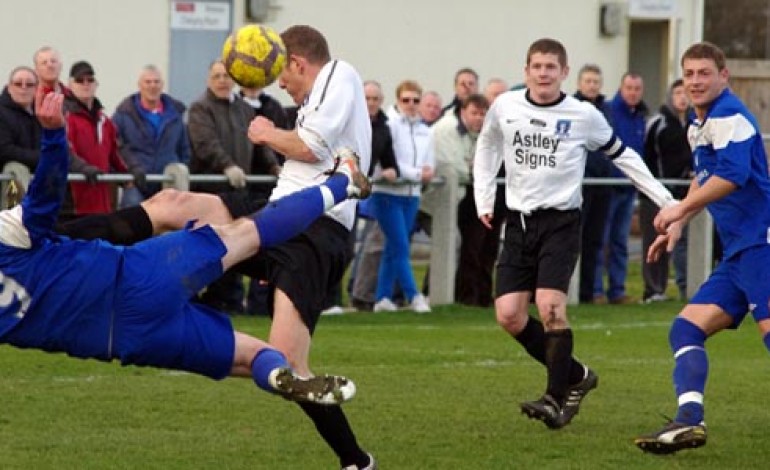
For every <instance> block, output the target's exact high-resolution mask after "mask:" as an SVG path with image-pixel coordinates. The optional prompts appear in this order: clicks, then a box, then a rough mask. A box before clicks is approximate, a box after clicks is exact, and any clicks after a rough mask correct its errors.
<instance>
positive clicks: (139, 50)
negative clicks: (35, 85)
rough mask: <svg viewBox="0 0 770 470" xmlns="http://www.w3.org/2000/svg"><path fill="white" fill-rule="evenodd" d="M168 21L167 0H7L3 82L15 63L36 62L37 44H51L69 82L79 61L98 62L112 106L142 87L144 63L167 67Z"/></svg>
mask: <svg viewBox="0 0 770 470" xmlns="http://www.w3.org/2000/svg"><path fill="white" fill-rule="evenodd" d="M10 5H13V6H10ZM168 24H169V22H168V2H167V1H166V0H131V1H119V0H26V1H24V2H3V13H2V14H0V31H2V33H0V83H2V84H5V83H7V78H6V77H7V76H8V73H10V71H11V69H13V68H14V67H15V66H17V65H30V66H31V65H32V55H33V54H34V52H35V50H37V49H38V48H39V47H41V46H44V45H50V46H53V47H55V48H56V49H58V50H59V52H60V53H61V55H62V61H63V62H64V67H63V69H62V81H63V82H65V83H66V82H67V79H68V76H69V68H70V66H71V65H72V64H73V63H74V62H76V61H78V60H88V61H89V62H90V63H91V64H92V65H93V66H94V69H95V71H96V76H97V79H98V80H99V90H98V92H97V96H98V97H99V98H100V99H101V100H102V102H103V103H104V106H105V108H107V109H108V110H110V111H111V110H112V109H114V107H115V106H117V104H118V103H119V101H120V100H121V99H122V98H123V97H124V96H126V95H127V94H129V93H131V92H133V91H136V82H137V77H138V72H139V70H140V69H141V68H142V66H144V65H146V64H149V63H154V64H156V65H157V66H158V67H160V68H161V70H167V68H168V44H169V40H168V37H169V34H168V31H169V30H168Z"/></svg>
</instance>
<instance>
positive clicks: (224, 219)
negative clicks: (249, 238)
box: [141, 189, 233, 234]
mask: <svg viewBox="0 0 770 470" xmlns="http://www.w3.org/2000/svg"><path fill="white" fill-rule="evenodd" d="M141 207H142V209H144V210H145V212H147V215H148V217H149V218H150V220H151V221H152V228H153V233H155V234H159V233H164V232H168V231H171V230H180V229H182V228H184V227H185V226H186V225H187V224H188V223H189V222H190V221H196V223H197V225H206V224H209V225H224V224H227V223H229V222H232V221H233V218H232V216H231V215H230V212H229V211H228V210H227V207H226V206H225V204H224V203H223V202H222V199H221V198H220V197H219V196H217V195H215V194H207V193H195V192H190V191H179V190H176V189H164V190H162V191H160V192H158V193H156V194H155V195H153V196H152V197H151V198H150V199H147V200H145V201H142V203H141Z"/></svg>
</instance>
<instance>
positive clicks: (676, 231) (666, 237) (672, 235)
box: [647, 222, 682, 263]
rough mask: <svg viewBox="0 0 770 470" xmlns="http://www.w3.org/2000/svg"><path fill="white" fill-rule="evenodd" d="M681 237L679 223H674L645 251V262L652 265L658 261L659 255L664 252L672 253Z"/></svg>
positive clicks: (680, 225)
mask: <svg viewBox="0 0 770 470" xmlns="http://www.w3.org/2000/svg"><path fill="white" fill-rule="evenodd" d="M681 237H682V224H681V222H674V223H673V224H671V225H670V226H669V227H668V232H666V233H665V234H662V235H658V237H657V238H656V239H655V241H654V242H652V245H650V248H648V249H647V262H648V263H654V262H656V261H658V260H659V259H660V255H661V254H662V253H663V250H665V251H666V252H667V253H671V252H672V251H674V246H675V245H676V242H678V241H679V239H680V238H681Z"/></svg>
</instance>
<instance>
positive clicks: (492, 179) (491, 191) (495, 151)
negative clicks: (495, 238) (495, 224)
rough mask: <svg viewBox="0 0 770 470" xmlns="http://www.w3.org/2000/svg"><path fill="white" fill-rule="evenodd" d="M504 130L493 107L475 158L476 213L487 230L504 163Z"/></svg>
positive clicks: (480, 138) (485, 123)
mask: <svg viewBox="0 0 770 470" xmlns="http://www.w3.org/2000/svg"><path fill="white" fill-rule="evenodd" d="M504 140H505V139H504V136H503V133H502V130H501V129H500V126H499V124H498V121H497V106H496V103H492V107H491V108H490V109H489V111H488V112H487V115H486V117H485V118H484V125H483V126H482V127H481V132H480V133H479V137H478V140H477V141H476V152H475V154H474V156H473V196H474V197H475V199H476V212H477V214H478V216H479V219H480V220H481V223H483V224H484V225H485V226H486V227H487V228H492V225H491V221H492V214H494V211H495V196H496V195H497V174H498V173H499V171H500V165H502V163H503V149H502V142H503V141H504Z"/></svg>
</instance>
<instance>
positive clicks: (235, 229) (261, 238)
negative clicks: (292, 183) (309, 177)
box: [213, 173, 349, 270]
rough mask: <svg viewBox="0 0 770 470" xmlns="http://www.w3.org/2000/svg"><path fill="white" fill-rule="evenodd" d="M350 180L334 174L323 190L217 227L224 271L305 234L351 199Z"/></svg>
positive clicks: (313, 189)
mask: <svg viewBox="0 0 770 470" xmlns="http://www.w3.org/2000/svg"><path fill="white" fill-rule="evenodd" d="M348 181H349V179H348V177H347V176H346V175H343V174H339V173H338V174H334V175H332V176H331V177H330V178H329V179H328V180H326V182H325V183H324V184H322V185H319V186H312V187H309V188H305V189H303V190H301V191H297V192H295V193H292V194H289V195H287V196H284V197H282V198H281V199H278V200H276V201H273V202H270V203H269V204H268V205H267V206H265V207H264V208H262V210H260V211H258V212H257V213H256V214H254V215H253V216H252V217H241V218H239V219H237V220H235V221H233V222H232V223H229V224H226V225H222V226H214V227H213V228H214V230H215V231H216V232H217V234H219V237H220V238H221V239H222V242H223V243H224V244H225V246H226V247H227V254H226V255H225V256H224V258H223V259H222V265H223V269H224V270H227V269H229V268H230V267H231V266H233V265H235V264H237V263H239V262H241V261H243V260H244V259H246V258H248V257H250V256H253V255H254V254H256V253H257V252H258V251H259V250H260V249H261V248H270V247H273V246H275V245H278V244H280V243H283V242H285V241H287V240H289V239H291V238H293V237H295V236H297V235H299V234H300V233H302V232H303V231H305V230H306V229H307V228H308V227H309V226H310V225H311V224H312V223H313V222H314V221H315V220H316V219H318V218H319V217H321V216H322V215H323V214H324V212H326V211H327V210H329V209H331V208H332V207H334V206H335V205H337V204H338V203H340V202H342V201H344V200H345V199H346V198H347V189H346V188H347V185H348Z"/></svg>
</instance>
